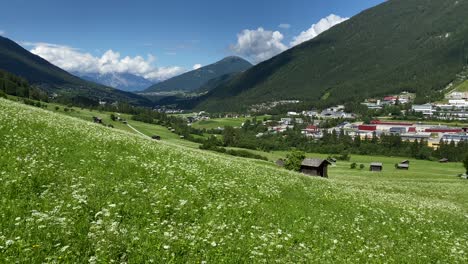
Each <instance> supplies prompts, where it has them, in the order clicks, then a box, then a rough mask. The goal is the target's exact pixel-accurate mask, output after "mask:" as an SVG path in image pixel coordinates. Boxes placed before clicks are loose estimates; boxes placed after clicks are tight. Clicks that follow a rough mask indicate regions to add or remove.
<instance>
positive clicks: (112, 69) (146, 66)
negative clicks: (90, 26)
mask: <svg viewBox="0 0 468 264" xmlns="http://www.w3.org/2000/svg"><path fill="white" fill-rule="evenodd" d="M22 44H23V45H25V46H32V47H33V48H32V49H31V52H32V53H34V54H36V55H39V56H41V57H42V58H44V59H46V60H48V61H49V62H51V63H53V64H55V65H57V66H58V67H60V68H62V69H64V70H67V71H70V72H79V73H100V74H106V73H131V74H135V75H138V76H141V77H144V78H147V79H150V80H152V81H162V80H166V79H168V78H171V77H173V76H176V75H178V74H181V73H183V72H184V71H185V70H184V69H183V68H181V67H176V66H175V67H156V66H154V63H155V61H156V58H155V57H154V56H153V55H151V54H150V55H148V56H147V57H146V58H143V57H142V56H135V57H130V56H125V57H122V56H121V55H120V53H119V52H115V51H113V50H108V51H106V52H105V53H104V54H103V55H102V56H101V57H97V56H93V55H91V54H90V53H85V52H82V51H80V50H78V49H75V48H72V47H69V46H63V45H56V44H49V43H28V42H23V43H22Z"/></svg>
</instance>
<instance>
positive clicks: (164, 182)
mask: <svg viewBox="0 0 468 264" xmlns="http://www.w3.org/2000/svg"><path fill="white" fill-rule="evenodd" d="M0 138H1V139H2V140H1V141H0V180H1V183H2V184H0V193H1V199H0V212H1V213H0V252H1V254H0V262H2V263H11V262H28V263H43V262H64V263H86V262H91V263H94V262H95V263H111V262H126V263H149V262H155V263H163V262H164V263H165V262H173V263H201V262H207V263H226V262H227V263H245V262H249V263H259V262H266V263H271V262H281V263H291V262H304V263H306V262H308V263H310V262H320V263H343V262H349V263H363V262H368V263H372V262H374V263H382V262H386V263H431V262H443V263H462V262H464V261H465V260H466V259H467V258H468V255H467V254H468V251H467V250H466V245H467V243H468V237H467V231H468V229H467V226H466V216H467V215H468V197H467V193H466V187H467V186H466V184H467V182H466V181H462V180H460V179H459V178H457V177H454V176H452V175H455V174H456V173H457V172H459V171H461V170H462V166H461V165H460V164H455V163H454V164H443V165H441V164H439V163H435V162H427V161H418V162H415V163H414V164H413V161H412V168H414V170H413V171H407V172H394V173H393V172H391V171H393V170H392V168H391V167H392V165H391V163H390V164H389V165H388V166H387V167H385V168H384V170H385V171H388V173H387V172H384V173H382V174H373V173H371V172H368V171H356V170H354V172H350V170H349V164H346V166H347V167H348V169H347V168H345V167H341V165H339V166H338V169H336V170H335V169H334V168H331V170H330V177H331V178H330V179H329V180H322V179H316V178H310V177H305V176H301V175H299V174H296V173H292V172H288V171H285V170H282V169H278V168H276V167H275V166H274V165H273V164H271V163H268V162H263V161H252V160H247V159H242V158H233V157H227V156H219V155H217V154H214V153H210V152H204V151H201V150H195V149H189V148H185V147H182V146H179V145H175V144H173V143H164V142H155V141H152V140H148V139H146V138H143V137H141V136H137V135H133V134H130V133H127V132H121V131H118V130H113V129H110V128H106V127H104V126H101V125H97V124H92V123H90V122H85V121H81V120H78V119H75V118H71V117H67V116H63V115H60V114H56V113H52V112H48V111H45V110H42V109H38V108H33V107H28V106H25V105H21V104H19V103H14V102H10V101H6V100H3V99H0ZM78 139H79V140H78ZM372 158H375V157H372ZM383 159H385V162H394V161H393V160H391V159H390V158H383ZM385 164H387V163H385ZM441 166H443V167H441ZM346 172H350V173H346Z"/></svg>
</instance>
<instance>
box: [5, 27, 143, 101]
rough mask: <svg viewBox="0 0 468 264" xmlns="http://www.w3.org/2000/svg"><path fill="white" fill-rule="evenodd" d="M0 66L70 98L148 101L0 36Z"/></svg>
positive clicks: (33, 83) (45, 88) (42, 87)
mask: <svg viewBox="0 0 468 264" xmlns="http://www.w3.org/2000/svg"><path fill="white" fill-rule="evenodd" d="M0 69H2V70H5V71H8V72H10V73H12V74H15V75H17V76H19V77H22V78H24V79H26V80H27V81H28V82H29V83H30V84H32V85H35V86H37V87H40V89H42V90H43V91H46V92H48V93H57V94H58V95H59V96H60V97H62V99H63V100H70V101H77V100H79V101H90V100H91V101H94V102H97V101H98V100H100V99H101V100H106V101H111V102H112V101H123V102H129V103H132V104H137V105H150V104H151V103H150V102H149V100H147V99H145V98H143V97H141V96H139V95H136V94H132V93H129V92H123V91H120V90H116V89H114V88H111V87H106V86H102V85H99V84H96V83H92V82H88V81H85V80H82V79H80V78H78V77H76V76H73V75H71V74H69V73H68V72H66V71H64V70H62V69H60V68H59V67H57V66H55V65H53V64H51V63H49V62H48V61H46V60H44V59H42V58H41V57H39V56H37V55H34V54H32V53H30V52H29V51H27V50H26V49H24V48H22V47H21V46H19V45H18V44H16V43H15V42H14V41H12V40H10V39H7V38H4V37H1V36H0Z"/></svg>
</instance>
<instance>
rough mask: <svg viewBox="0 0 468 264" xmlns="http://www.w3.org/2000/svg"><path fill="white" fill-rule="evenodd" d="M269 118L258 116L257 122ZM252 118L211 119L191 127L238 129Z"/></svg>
mask: <svg viewBox="0 0 468 264" xmlns="http://www.w3.org/2000/svg"><path fill="white" fill-rule="evenodd" d="M268 117H269V116H258V117H257V120H259V121H263V119H264V118H268ZM252 118H253V117H249V118H245V117H239V118H213V119H210V120H201V121H198V122H196V123H194V124H193V125H192V126H193V127H194V128H200V129H202V128H205V129H214V128H218V127H221V128H224V127H225V126H232V127H240V126H242V124H243V123H244V122H245V121H246V120H247V119H252Z"/></svg>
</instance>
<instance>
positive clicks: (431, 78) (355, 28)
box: [187, 0, 468, 111]
mask: <svg viewBox="0 0 468 264" xmlns="http://www.w3.org/2000/svg"><path fill="white" fill-rule="evenodd" d="M466 10H468V1H466V0H465V1H448V0H443V1H430V0H414V1H404V0H389V1H386V2H384V3H383V4H381V5H378V6H376V7H374V8H371V9H369V10H366V11H364V12H362V13H360V14H358V15H356V16H355V17H353V18H351V19H349V20H348V21H346V22H343V23H342V24H339V25H337V26H335V27H333V28H331V29H330V30H328V31H326V32H324V33H322V34H321V35H319V36H318V37H316V38H315V39H312V40H310V41H308V42H305V43H303V44H301V45H299V46H296V47H294V48H292V49H289V50H287V51H285V52H283V53H282V54H280V55H278V56H276V57H273V58H272V59H270V60H268V61H265V62H262V63H260V64H258V65H256V66H254V67H252V68H251V69H249V70H247V71H246V72H244V73H243V74H241V75H239V76H237V77H235V78H233V79H230V80H228V81H227V82H225V83H222V84H220V85H219V86H218V87H216V88H215V89H213V90H212V91H211V92H209V93H208V94H206V95H204V96H203V97H200V98H197V99H196V100H193V101H191V102H189V103H188V104H187V105H189V106H192V107H195V108H197V109H202V110H208V111H240V110H246V109H248V108H249V106H251V105H253V104H257V103H264V102H270V101H277V100H283V99H296V100H301V101H303V102H307V103H309V104H310V105H331V104H336V103H343V102H347V101H359V100H362V99H365V98H368V97H372V96H382V95H385V94H388V93H397V92H401V91H410V92H416V93H417V94H418V96H419V99H420V101H424V100H426V101H428V100H430V99H431V96H432V95H433V94H435V93H437V92H438V91H439V90H441V89H442V88H444V87H445V86H446V85H447V84H448V83H450V82H451V81H452V80H453V79H454V78H455V76H456V74H457V73H459V72H460V71H462V69H463V67H464V66H465V65H466V64H467V61H468V52H467V49H468V45H467V44H466V42H467V40H468V21H467V20H466V19H465V15H466ZM325 94H329V96H328V98H327V99H326V100H321V99H322V97H323V95H325Z"/></svg>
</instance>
